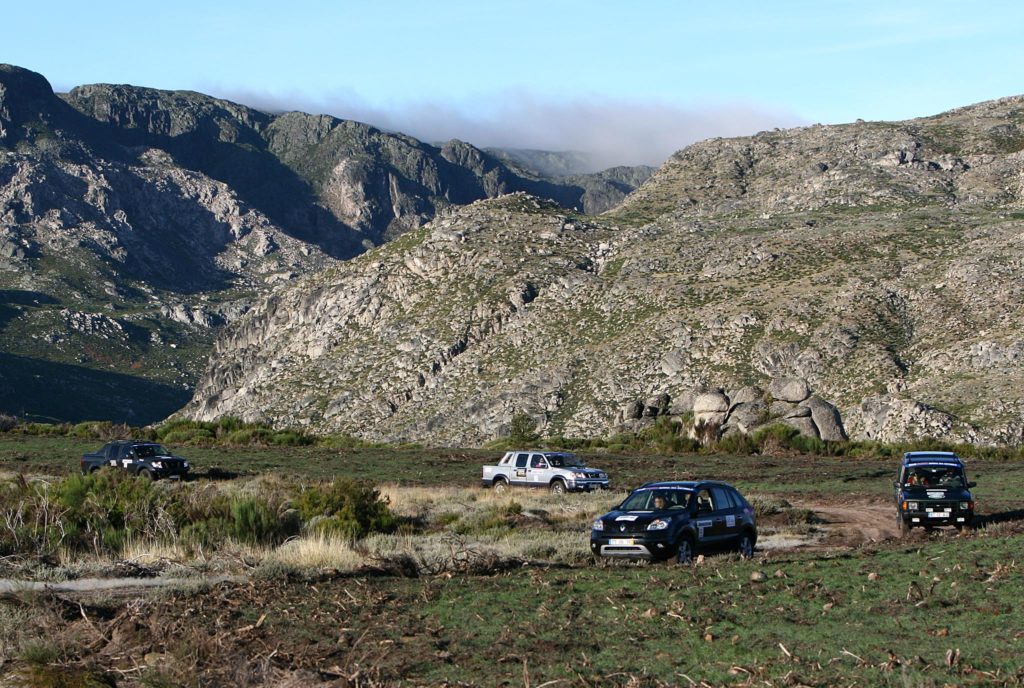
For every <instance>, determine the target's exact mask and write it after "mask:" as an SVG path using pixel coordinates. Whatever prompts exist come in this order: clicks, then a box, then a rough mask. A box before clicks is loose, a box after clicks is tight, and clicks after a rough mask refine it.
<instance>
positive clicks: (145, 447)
mask: <svg viewBox="0 0 1024 688" xmlns="http://www.w3.org/2000/svg"><path fill="white" fill-rule="evenodd" d="M104 466H111V467H114V468H121V469H124V470H126V471H128V472H129V473H131V474H133V475H137V476H139V477H142V478H148V479H149V480H156V479H157V478H177V479H179V480H180V479H183V478H185V477H186V476H187V475H188V472H189V470H190V468H191V467H190V466H189V465H188V461H186V460H185V459H183V458H181V457H180V456H174V455H173V454H171V453H170V452H169V451H167V450H166V449H164V448H163V447H161V446H160V445H159V444H154V443H153V442H142V441H136V440H117V441H116V442H107V443H106V444H105V445H103V448H102V449H100V450H99V451H98V452H93V453H91V454H83V455H82V473H92V472H93V471H98V470H99V469H101V468H103V467H104Z"/></svg>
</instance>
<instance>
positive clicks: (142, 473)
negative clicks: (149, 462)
mask: <svg viewBox="0 0 1024 688" xmlns="http://www.w3.org/2000/svg"><path fill="white" fill-rule="evenodd" d="M139 477H140V478H145V479H146V480H152V479H153V471H151V470H149V469H148V468H140V469H139Z"/></svg>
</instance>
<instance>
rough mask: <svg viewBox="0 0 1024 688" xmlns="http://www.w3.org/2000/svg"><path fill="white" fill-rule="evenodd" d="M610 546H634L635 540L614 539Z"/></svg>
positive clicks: (609, 542) (610, 541)
mask: <svg viewBox="0 0 1024 688" xmlns="http://www.w3.org/2000/svg"><path fill="white" fill-rule="evenodd" d="M608 544H609V545H612V546H615V545H632V544H633V538H612V539H611V540H609V541H608Z"/></svg>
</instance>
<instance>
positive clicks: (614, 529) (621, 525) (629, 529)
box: [608, 521, 647, 535]
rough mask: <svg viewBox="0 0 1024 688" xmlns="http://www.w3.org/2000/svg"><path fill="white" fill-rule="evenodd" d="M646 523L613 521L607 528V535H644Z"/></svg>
mask: <svg viewBox="0 0 1024 688" xmlns="http://www.w3.org/2000/svg"><path fill="white" fill-rule="evenodd" d="M646 532H647V523H637V522H636V521H613V522H612V523H611V524H610V526H609V528H608V533H609V535H615V534H616V533H646Z"/></svg>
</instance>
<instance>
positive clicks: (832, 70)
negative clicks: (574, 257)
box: [0, 0, 1024, 164]
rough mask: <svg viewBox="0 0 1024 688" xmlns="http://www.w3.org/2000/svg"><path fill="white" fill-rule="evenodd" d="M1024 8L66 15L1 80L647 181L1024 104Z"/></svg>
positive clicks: (307, 6) (177, 8)
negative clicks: (242, 106)
mask: <svg viewBox="0 0 1024 688" xmlns="http://www.w3.org/2000/svg"><path fill="white" fill-rule="evenodd" d="M1022 34H1024V3H1020V2H1009V1H998V2H986V1H985V0H975V1H974V2H971V3H968V2H965V1H964V0H959V1H957V2H953V1H947V0H928V1H922V0H905V1H901V0H888V1H886V2H881V1H876V0H865V1H863V2H844V1H841V0H817V1H816V2H804V1H786V0H780V1H775V2H768V1H764V0H762V1H761V2H747V1H745V0H742V1H734V2H732V3H724V4H723V3H709V2H691V1H689V0H674V1H663V0H633V1H627V0H617V1H606V0H543V1H535V0H519V1H517V2H511V1H506V0H491V1H488V0H477V1H475V2H472V1H463V0H429V1H428V0H422V1H415V2H414V1H413V0H375V1H374V2H345V1H338V0H335V1H334V2H328V1H326V0H292V2H281V0H275V1H274V2H268V1H265V0H248V1H246V2H241V1H238V0H221V1H213V2H211V1H210V0H205V1H204V2H198V1H196V0H175V2H168V3H148V2H138V1H137V0H135V1H133V2H103V1H102V0H98V1H96V2H91V3H85V2H80V1H79V0H75V1H74V2H69V1H66V0H60V1H58V2H49V3H44V4H42V5H35V4H32V3H12V4H11V6H9V7H5V9H4V19H3V23H2V24H0V46H2V48H0V62H9V63H12V64H16V65H19V66H22V67H26V68H28V69H32V70H34V71H37V72H40V73H42V74H43V75H44V76H46V77H47V78H48V79H49V80H50V83H51V84H53V86H54V88H55V89H57V90H67V89H70V88H71V87H73V86H76V85H80V84H86V83H98V82H113V83H130V84H135V85H141V86H151V87H156V88H167V89H191V90H197V91H201V92H204V93H210V94H213V95H218V96H222V97H227V98H230V99H233V100H237V101H240V102H244V103H247V104H251V105H255V106H259V107H265V108H273V109H300V110H306V111H314V112H326V113H330V114H335V115H338V116H342V117H350V118H353V119H360V120H363V121H367V122H370V123H372V124H376V125H378V126H384V127H387V128H391V129H397V130H401V131H406V132H408V133H410V134H413V135H415V136H418V137H420V138H424V139H427V140H444V139H447V138H452V137H457V138H462V139H464V140H468V141H470V142H472V143H475V144H477V145H483V146H487V145H502V146H517V147H537V148H549V149H581V150H589V151H592V152H595V153H597V154H598V155H599V156H600V158H601V161H602V162H603V163H606V164H614V163H623V164H634V163H638V162H647V163H651V164H657V163H659V162H661V161H662V160H663V159H664V158H665V157H667V156H668V155H669V154H670V153H671V152H672V151H674V150H676V149H678V148H681V147H683V146H684V145H686V144H688V143H692V142H693V141H695V140H699V139H702V138H707V137H709V136H735V135H745V134H752V133H755V132H757V131H759V130H762V129H770V128H773V127H786V126H798V125H802V124H810V123H814V122H821V123H826V124H832V123H841V122H849V121H853V120H855V119H857V118H861V119H869V120H870V119H887V120H897V119H906V118H911V117H917V116H925V115H930V114H935V113H938V112H941V111H943V110H947V109H950V108H953V107H958V106H961V105H967V104H970V103H974V102H978V101H981V100H987V99H991V98H998V97H1002V96H1008V95H1017V94H1021V93H1024V83H1022V82H1024V41H1022V40H1021V39H1020V36H1021V35H1022Z"/></svg>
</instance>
